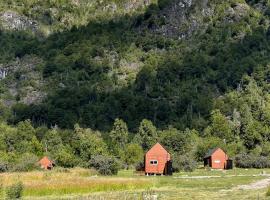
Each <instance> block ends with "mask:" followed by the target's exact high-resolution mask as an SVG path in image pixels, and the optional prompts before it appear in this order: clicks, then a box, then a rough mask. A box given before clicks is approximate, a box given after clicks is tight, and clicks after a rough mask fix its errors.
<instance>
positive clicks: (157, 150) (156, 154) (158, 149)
mask: <svg viewBox="0 0 270 200" xmlns="http://www.w3.org/2000/svg"><path fill="white" fill-rule="evenodd" d="M170 159H171V156H170V154H169V153H168V152H167V151H166V150H165V149H164V148H163V147H162V146H161V145H160V144H159V143H157V144H155V145H154V146H153V147H152V148H151V149H150V150H149V151H148V152H147V153H146V155H145V173H150V174H163V172H164V169H165V167H166V163H167V162H168V161H170ZM151 160H157V161H158V164H157V165H153V164H150V161H151Z"/></svg>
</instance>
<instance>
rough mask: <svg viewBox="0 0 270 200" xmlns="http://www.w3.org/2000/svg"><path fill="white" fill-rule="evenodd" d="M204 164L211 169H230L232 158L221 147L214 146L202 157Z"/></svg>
mask: <svg viewBox="0 0 270 200" xmlns="http://www.w3.org/2000/svg"><path fill="white" fill-rule="evenodd" d="M204 166H205V167H206V166H208V167H210V168H212V169H232V167H233V165H232V160H230V159H229V157H228V155H227V154H226V153H225V152H224V151H223V150H222V149H221V148H215V149H211V150H209V151H208V153H207V154H206V155H205V157H204Z"/></svg>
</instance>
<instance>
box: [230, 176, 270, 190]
mask: <svg viewBox="0 0 270 200" xmlns="http://www.w3.org/2000/svg"><path fill="white" fill-rule="evenodd" d="M268 186H270V178H266V179H263V180H260V181H256V182H254V183H250V184H247V185H239V186H237V187H235V188H233V189H236V190H258V189H263V188H267V187H268Z"/></svg>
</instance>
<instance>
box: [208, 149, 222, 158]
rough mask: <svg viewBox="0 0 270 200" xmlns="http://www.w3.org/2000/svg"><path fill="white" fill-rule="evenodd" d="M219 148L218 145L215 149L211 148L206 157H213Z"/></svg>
mask: <svg viewBox="0 0 270 200" xmlns="http://www.w3.org/2000/svg"><path fill="white" fill-rule="evenodd" d="M218 149H219V148H218V147H217V148H214V149H210V150H209V151H208V152H207V153H206V154H205V156H204V158H209V157H211V156H212V154H213V153H214V152H215V151H216V150H218Z"/></svg>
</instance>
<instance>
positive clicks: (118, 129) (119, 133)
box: [110, 119, 128, 149]
mask: <svg viewBox="0 0 270 200" xmlns="http://www.w3.org/2000/svg"><path fill="white" fill-rule="evenodd" d="M110 138H111V141H112V144H113V145H115V148H121V149H123V148H124V147H125V145H126V144H127V142H128V128H127V125H126V123H125V122H124V121H123V120H121V119H116V120H115V122H114V124H113V128H112V130H111V132H110Z"/></svg>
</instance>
